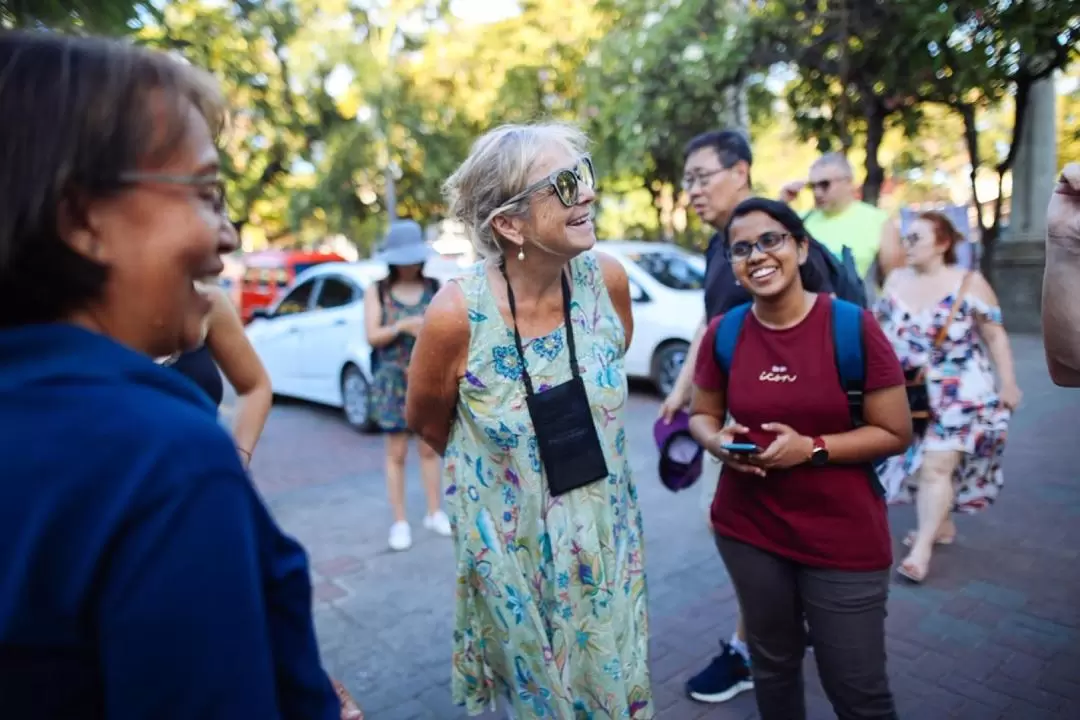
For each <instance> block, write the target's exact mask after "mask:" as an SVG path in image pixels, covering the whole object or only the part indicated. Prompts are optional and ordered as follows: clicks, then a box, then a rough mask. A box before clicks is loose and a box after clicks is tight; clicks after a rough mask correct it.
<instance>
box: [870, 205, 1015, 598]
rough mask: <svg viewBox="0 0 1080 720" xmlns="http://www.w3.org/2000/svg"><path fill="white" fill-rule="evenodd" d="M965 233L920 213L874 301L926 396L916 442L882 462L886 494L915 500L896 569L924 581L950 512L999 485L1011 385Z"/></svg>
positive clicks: (949, 525) (985, 497) (970, 507)
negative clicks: (962, 255) (962, 254)
mask: <svg viewBox="0 0 1080 720" xmlns="http://www.w3.org/2000/svg"><path fill="white" fill-rule="evenodd" d="M963 239H964V238H963V236H962V235H961V234H960V232H959V231H957V229H956V228H955V226H953V224H952V222H951V221H950V220H949V218H948V217H947V216H945V215H944V214H942V213H939V212H923V213H920V214H919V215H918V216H917V217H916V218H915V220H914V222H912V224H911V232H910V233H908V235H907V237H906V238H904V247H905V250H906V252H907V267H904V268H900V269H899V270H896V271H894V272H893V273H892V274H891V275H890V276H889V278H888V280H887V281H886V283H885V288H884V290H883V292H882V295H881V297H880V298H879V299H878V301H877V303H876V304H875V306H874V312H875V313H876V315H877V319H878V322H879V323H881V327H882V328H883V329H884V331H885V334H886V336H887V337H889V338H890V339H891V340H892V343H893V348H894V349H895V350H896V355H897V357H899V358H900V365H901V366H902V367H903V368H904V370H905V371H906V373H907V377H908V379H909V382H910V383H911V385H912V386H913V387H914V388H918V392H919V393H920V394H921V396H922V397H923V398H925V402H919V403H917V404H916V405H915V407H916V409H918V410H921V411H923V412H922V413H921V414H923V415H924V417H923V418H920V420H921V422H918V423H916V425H917V430H918V432H917V433H916V436H915V442H913V443H912V445H911V447H910V448H908V450H907V452H906V453H904V454H903V455H901V456H898V457H894V458H890V459H889V460H888V462H886V463H885V464H884V465H883V466H882V467H881V468H880V472H881V478H882V480H883V481H884V483H885V485H886V487H888V488H889V498H890V500H891V501H893V502H897V503H911V502H914V504H915V516H916V518H917V528H916V530H914V531H913V532H911V533H909V534H908V535H907V537H906V538H905V539H904V544H905V545H907V546H908V547H909V548H911V550H910V552H909V553H908V555H907V557H906V558H904V559H903V560H902V561H901V562H900V565H899V566H897V568H896V571H897V573H899V574H900V576H901V577H903V578H906V579H907V580H910V581H911V582H914V583H921V582H923V581H924V580H926V577H927V574H928V573H929V572H930V561H931V560H932V558H933V553H934V547H935V546H937V545H950V544H952V543H953V542H955V540H956V526H955V525H954V524H953V520H952V515H951V513H952V512H963V513H967V514H974V513H978V512H981V511H983V510H985V509H986V508H988V507H989V506H990V505H991V504H992V503H993V502H994V500H995V499H997V496H998V493H1000V492H1001V489H1002V487H1003V486H1004V483H1005V475H1004V470H1003V467H1002V461H1003V460H1004V455H1005V443H1006V439H1007V437H1008V433H1009V421H1010V419H1011V417H1012V411H1013V410H1015V409H1016V408H1017V406H1018V405H1019V404H1020V399H1021V397H1022V393H1021V392H1020V388H1019V386H1018V385H1017V384H1016V371H1015V366H1014V364H1013V356H1012V350H1011V349H1010V347H1009V336H1008V333H1006V332H1005V326H1004V325H1003V324H1002V317H1001V307H1000V305H999V304H998V299H997V295H996V294H995V293H994V291H993V289H992V288H991V287H990V283H988V282H987V281H986V278H985V277H983V276H982V275H981V274H980V273H978V272H972V271H970V270H968V269H967V268H964V267H962V266H961V265H960V264H959V262H958V258H957V252H956V248H957V246H958V245H959V244H960V243H961V242H963Z"/></svg>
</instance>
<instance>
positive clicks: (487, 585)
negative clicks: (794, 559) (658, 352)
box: [444, 253, 656, 720]
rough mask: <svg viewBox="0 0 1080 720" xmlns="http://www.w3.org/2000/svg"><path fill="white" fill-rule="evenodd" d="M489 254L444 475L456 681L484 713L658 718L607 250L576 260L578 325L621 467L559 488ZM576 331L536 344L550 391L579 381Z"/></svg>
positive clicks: (472, 314)
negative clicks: (553, 485)
mask: <svg viewBox="0 0 1080 720" xmlns="http://www.w3.org/2000/svg"><path fill="white" fill-rule="evenodd" d="M486 267H487V266H485V265H484V264H482V263H481V264H479V265H477V266H475V267H474V268H473V269H472V270H471V271H469V272H468V273H467V274H466V275H465V276H464V277H462V278H459V279H458V280H455V282H457V283H459V285H460V287H461V289H462V291H463V292H464V294H465V297H466V299H467V302H468V307H469V322H470V329H471V339H470V345H469V358H468V363H467V370H466V372H465V377H464V378H462V380H461V382H460V384H459V400H458V407H457V416H456V419H455V421H454V425H453V428H452V430H451V434H450V441H449V446H448V447H447V451H446V462H445V465H444V473H445V479H446V484H447V497H448V510H449V511H450V513H451V522H452V524H453V526H454V536H455V551H456V556H457V609H456V623H455V630H454V655H453V670H452V685H451V689H452V692H453V696H454V700H455V702H457V703H458V704H460V705H464V706H465V707H466V708H467V710H468V712H469V713H470V714H471V715H478V714H480V713H482V712H484V711H486V710H488V709H490V707H491V706H492V704H493V703H494V702H495V701H496V699H497V698H498V697H502V698H505V699H506V700H507V701H509V703H510V705H511V706H512V709H513V712H514V714H515V716H516V717H517V718H518V719H519V720H530V719H534V718H536V719H539V718H545V719H550V720H578V719H585V718H589V719H592V720H602V719H608V718H619V719H624V720H649V719H651V718H653V717H655V715H656V712H655V708H654V706H653V702H652V692H651V686H650V681H649V670H648V628H649V623H648V613H647V609H646V584H645V570H644V561H645V558H644V546H643V540H642V531H641V512H640V509H639V507H638V500H637V492H636V490H635V488H634V484H633V481H632V480H631V476H630V464H629V458H628V456H627V455H626V432H625V430H624V429H623V424H624V415H625V413H626V399H627V388H626V377H625V371H624V367H623V356H624V354H625V345H626V336H625V333H624V330H623V327H622V323H621V321H620V320H619V317H618V315H617V314H616V313H615V309H614V307H613V306H612V304H611V299H610V297H609V296H608V293H607V288H606V287H605V285H604V281H603V275H602V273H601V270H600V266H599V262H598V260H597V258H596V256H595V255H593V254H592V253H586V254H584V255H582V256H580V257H578V258H576V259H575V260H573V261H572V262H571V264H570V267H571V278H572V295H573V302H572V303H571V325H572V327H573V332H574V340H575V343H576V347H577V352H578V357H579V359H580V362H581V364H582V368H581V369H580V370H581V375H582V378H583V379H584V381H585V386H586V391H587V392H588V395H589V400H590V405H591V407H592V412H593V421H594V422H595V423H596V428H597V431H598V434H599V436H600V440H601V444H602V445H603V448H604V454H605V457H606V459H607V464H608V468H609V470H610V476H609V478H608V481H607V482H598V483H593V484H592V485H589V486H586V487H584V488H580V489H578V490H575V491H573V492H571V493H569V494H567V495H563V496H561V497H558V498H553V497H552V496H551V494H550V493H549V492H548V488H547V480H546V478H545V477H544V469H543V464H542V462H541V459H540V454H539V451H538V449H537V444H536V437H535V435H534V433H533V431H532V422H531V420H530V419H529V414H528V409H527V407H526V404H525V388H524V385H523V383H522V381H521V364H520V362H519V359H518V357H517V352H516V349H515V348H514V340H513V331H512V329H511V328H509V327H508V326H507V324H506V322H505V321H504V320H503V316H502V314H501V313H500V311H499V309H498V307H497V306H496V304H495V300H494V298H493V296H492V294H491V291H490V289H489V287H488V275H487V272H486ZM566 330H567V329H566V328H563V327H559V328H557V329H556V330H555V331H554V332H552V333H550V334H548V335H545V336H544V337H540V338H531V339H525V338H523V340H522V345H523V346H524V349H525V362H526V366H527V367H528V369H529V374H530V375H531V376H532V378H533V382H534V384H535V385H536V387H537V389H538V391H543V389H545V388H549V387H553V386H555V385H559V384H561V383H563V382H566V381H567V380H569V379H570V368H569V355H568V353H567V351H566Z"/></svg>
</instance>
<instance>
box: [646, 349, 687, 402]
mask: <svg viewBox="0 0 1080 720" xmlns="http://www.w3.org/2000/svg"><path fill="white" fill-rule="evenodd" d="M689 349H690V345H689V344H687V343H684V342H683V341H681V340H672V341H671V342H666V343H664V344H663V345H661V346H660V348H659V349H657V351H656V354H655V355H653V361H652V381H653V385H655V386H656V389H657V390H658V391H659V392H660V394H661V395H663V396H664V397H667V396H668V394H669V393H670V392H671V390H672V388H674V387H675V381H676V380H678V379H679V372H680V371H682V366H683V363H684V362H686V351H687V350H689Z"/></svg>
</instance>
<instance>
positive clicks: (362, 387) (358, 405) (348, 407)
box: [341, 365, 371, 432]
mask: <svg viewBox="0 0 1080 720" xmlns="http://www.w3.org/2000/svg"><path fill="white" fill-rule="evenodd" d="M370 399H371V386H370V385H368V381H367V378H365V377H364V373H362V372H361V371H360V368H358V367H356V366H355V365H348V366H346V367H345V372H343V373H342V374H341V409H342V412H343V413H344V414H345V421H346V422H347V423H349V425H351V426H352V427H353V428H354V429H356V430H358V431H359V432H369V431H370V430H371V406H370Z"/></svg>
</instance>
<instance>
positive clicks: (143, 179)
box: [120, 172, 227, 216]
mask: <svg viewBox="0 0 1080 720" xmlns="http://www.w3.org/2000/svg"><path fill="white" fill-rule="evenodd" d="M120 182H122V183H124V184H127V185H179V186H183V187H190V188H195V189H196V190H197V191H198V193H199V196H200V197H202V198H203V199H204V200H205V201H206V203H207V204H208V205H209V206H210V207H211V208H212V209H213V211H214V212H215V213H218V214H219V215H222V216H225V215H226V214H227V213H226V210H227V207H226V203H225V181H224V180H222V179H221V176H219V175H217V174H216V173H213V174H207V175H170V174H167V173H144V172H126V173H121V174H120Z"/></svg>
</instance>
